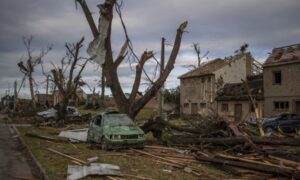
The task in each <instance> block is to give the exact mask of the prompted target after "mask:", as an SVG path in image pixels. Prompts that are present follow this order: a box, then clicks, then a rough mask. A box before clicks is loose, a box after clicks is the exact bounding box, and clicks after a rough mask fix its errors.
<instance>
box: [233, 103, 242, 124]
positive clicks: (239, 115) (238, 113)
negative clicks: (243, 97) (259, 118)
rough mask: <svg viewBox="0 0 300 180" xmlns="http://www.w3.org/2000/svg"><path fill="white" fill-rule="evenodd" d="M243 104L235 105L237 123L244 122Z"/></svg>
mask: <svg viewBox="0 0 300 180" xmlns="http://www.w3.org/2000/svg"><path fill="white" fill-rule="evenodd" d="M242 115H243V112H242V104H235V105H234V120H235V121H240V120H242Z"/></svg>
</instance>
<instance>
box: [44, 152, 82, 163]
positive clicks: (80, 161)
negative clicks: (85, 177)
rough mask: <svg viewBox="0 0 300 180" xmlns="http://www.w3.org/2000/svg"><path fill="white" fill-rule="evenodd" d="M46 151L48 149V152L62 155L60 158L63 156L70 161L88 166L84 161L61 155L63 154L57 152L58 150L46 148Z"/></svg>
mask: <svg viewBox="0 0 300 180" xmlns="http://www.w3.org/2000/svg"><path fill="white" fill-rule="evenodd" d="M46 149H47V150H48V151H50V152H53V153H55V154H58V155H60V156H62V157H65V158H68V159H71V160H74V161H77V162H79V163H82V164H87V162H85V161H83V160H81V159H77V158H74V157H72V156H69V155H66V154H64V153H61V152H59V151H56V150H54V149H51V148H46Z"/></svg>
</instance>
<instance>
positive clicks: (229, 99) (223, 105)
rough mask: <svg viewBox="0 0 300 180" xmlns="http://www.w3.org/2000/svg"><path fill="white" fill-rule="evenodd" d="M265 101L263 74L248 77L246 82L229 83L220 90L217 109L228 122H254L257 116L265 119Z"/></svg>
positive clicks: (217, 97)
mask: <svg viewBox="0 0 300 180" xmlns="http://www.w3.org/2000/svg"><path fill="white" fill-rule="evenodd" d="M250 96H251V98H252V99H251V98H250ZM263 100H264V94H263V74H258V75H252V76H247V79H246V80H245V81H244V82H241V83H228V84H225V85H224V86H223V87H222V88H220V89H218V91H217V96H216V103H217V108H216V109H217V111H218V114H219V115H220V116H222V117H224V118H226V119H228V120H233V121H254V120H255V119H256V116H257V115H258V117H257V118H259V119H260V118H262V117H263V104H264V101H263ZM254 103H255V106H254ZM255 108H257V115H256V114H255Z"/></svg>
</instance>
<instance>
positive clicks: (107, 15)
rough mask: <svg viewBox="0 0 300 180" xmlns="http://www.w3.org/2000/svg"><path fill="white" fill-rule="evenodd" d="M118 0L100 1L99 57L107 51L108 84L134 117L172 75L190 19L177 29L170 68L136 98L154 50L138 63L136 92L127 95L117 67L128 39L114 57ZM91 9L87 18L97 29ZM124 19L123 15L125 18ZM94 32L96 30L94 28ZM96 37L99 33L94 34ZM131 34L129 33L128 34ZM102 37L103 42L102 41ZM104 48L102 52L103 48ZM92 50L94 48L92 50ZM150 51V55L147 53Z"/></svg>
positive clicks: (123, 109)
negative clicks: (147, 63)
mask: <svg viewBox="0 0 300 180" xmlns="http://www.w3.org/2000/svg"><path fill="white" fill-rule="evenodd" d="M115 3H116V0H106V1H105V2H104V3H103V4H101V5H98V7H99V9H100V18H99V26H98V32H99V36H98V37H97V38H98V39H97V40H98V41H95V40H96V39H95V40H94V43H97V42H98V44H99V46H98V50H97V52H98V54H97V55H98V56H99V57H98V58H100V59H101V58H102V55H103V53H105V63H104V64H105V68H104V73H105V79H106V85H107V86H108V87H110V89H111V92H112V95H113V97H114V99H115V102H116V104H117V107H118V109H119V111H120V112H122V113H126V114H128V115H129V116H130V117H132V118H134V117H135V116H136V115H137V114H138V112H139V111H140V110H141V109H142V108H143V107H144V106H145V105H146V103H147V102H149V101H150V100H151V98H153V97H154V96H155V95H156V94H157V92H158V91H159V89H160V88H161V87H162V85H163V84H164V82H165V81H166V79H167V77H168V75H169V74H170V72H171V71H172V69H173V68H174V63H175V60H176V57H177V54H178V51H179V49H180V44H181V39H182V34H183V32H184V30H185V28H186V26H187V22H184V23H182V24H181V25H180V26H179V28H178V29H177V34H176V38H175V43H174V46H173V49H172V51H171V55H170V57H169V61H168V63H167V65H166V68H165V69H164V71H163V73H162V74H161V75H160V77H159V78H158V79H157V80H156V81H155V82H153V84H152V86H151V87H150V89H149V90H148V91H147V92H146V93H145V95H144V96H142V97H141V98H140V99H136V95H137V93H138V89H139V86H140V80H141V76H142V71H143V68H144V64H145V62H146V61H147V60H148V59H149V58H151V57H152V56H153V53H152V52H151V51H145V52H144V54H143V55H142V58H144V59H141V60H140V61H139V62H138V65H137V67H136V69H137V70H136V77H135V81H134V85H133V88H132V92H131V95H130V98H127V97H126V96H125V94H124V92H123V90H122V87H121V84H120V81H119V78H118V74H117V68H118V66H119V64H120V63H121V62H122V60H123V59H124V57H125V56H126V53H125V51H124V49H126V48H127V46H128V44H127V43H128V41H129V39H127V42H125V44H124V46H123V48H122V50H121V52H120V54H121V56H120V55H119V56H118V57H117V59H116V60H115V61H114V59H113V55H112V54H113V53H112V47H111V28H112V19H113V7H114V6H115ZM81 6H82V8H83V9H84V10H86V11H88V8H87V6H86V7H85V5H84V4H82V3H81ZM89 14H90V13H85V16H86V19H87V20H88V22H89V25H90V28H91V29H93V25H92V24H93V22H92V21H93V20H92V19H91V18H89V17H87V15H89ZM121 20H122V18H121ZM92 33H93V34H95V33H94V32H93V30H92ZM94 38H95V36H94ZM126 38H128V36H126ZM99 41H100V42H99ZM102 43H104V47H105V48H104V49H102V48H103V47H102ZM99 51H100V52H99ZM90 52H92V51H90ZM147 55H148V56H147Z"/></svg>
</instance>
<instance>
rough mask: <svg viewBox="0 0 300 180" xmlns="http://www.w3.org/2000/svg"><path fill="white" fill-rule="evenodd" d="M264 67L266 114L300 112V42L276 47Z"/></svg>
mask: <svg viewBox="0 0 300 180" xmlns="http://www.w3.org/2000/svg"><path fill="white" fill-rule="evenodd" d="M263 69H264V77H263V78H264V116H273V115H276V114H278V113H281V112H287V111H288V112H298V113H300V44H296V45H290V46H285V47H279V48H274V49H273V50H272V54H271V55H270V56H269V57H268V58H267V60H266V62H265V63H264V65H263Z"/></svg>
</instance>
